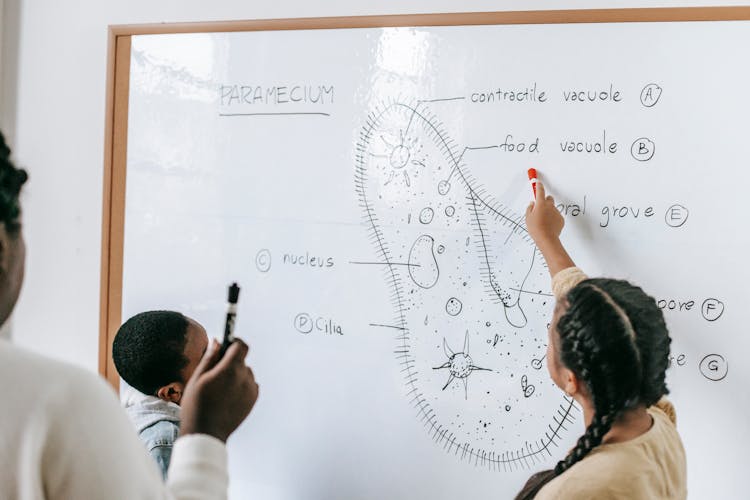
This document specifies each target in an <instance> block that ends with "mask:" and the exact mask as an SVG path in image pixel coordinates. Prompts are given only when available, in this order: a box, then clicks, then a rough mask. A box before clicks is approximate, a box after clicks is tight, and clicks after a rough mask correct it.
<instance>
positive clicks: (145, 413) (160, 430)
mask: <svg viewBox="0 0 750 500" xmlns="http://www.w3.org/2000/svg"><path fill="white" fill-rule="evenodd" d="M122 395H123V404H124V406H125V411H126V412H127V413H128V416H129V417H130V420H131V421H132V422H133V424H134V425H135V429H136V431H137V432H138V436H139V437H140V438H141V441H143V444H144V445H145V446H146V449H147V450H148V452H149V454H150V455H151V456H152V457H153V458H154V460H156V463H157V464H158V465H159V468H160V469H161V472H162V475H163V477H164V479H166V478H167V469H168V468H169V461H170V459H171V458H172V445H174V442H175V440H176V439H177V436H178V435H179V433H180V407H179V406H178V405H176V404H174V403H168V402H166V401H162V400H161V399H159V398H157V397H154V396H146V395H145V394H142V393H140V392H138V391H136V390H135V389H133V388H132V387H126V388H124V389H123V392H122Z"/></svg>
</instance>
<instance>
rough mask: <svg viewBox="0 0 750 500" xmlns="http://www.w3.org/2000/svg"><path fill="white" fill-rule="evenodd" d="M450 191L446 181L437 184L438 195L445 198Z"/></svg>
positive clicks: (448, 183) (449, 185)
mask: <svg viewBox="0 0 750 500" xmlns="http://www.w3.org/2000/svg"><path fill="white" fill-rule="evenodd" d="M450 190H451V183H450V182H448V181H440V182H438V193H440V194H442V195H443V196H445V195H446V194H448V191H450Z"/></svg>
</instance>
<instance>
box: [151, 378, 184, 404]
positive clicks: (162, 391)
mask: <svg viewBox="0 0 750 500" xmlns="http://www.w3.org/2000/svg"><path fill="white" fill-rule="evenodd" d="M184 390H185V386H184V384H182V383H180V382H172V383H171V384H168V385H165V386H163V387H160V388H159V390H158V391H156V397H158V398H159V399H161V400H163V401H167V402H168V403H176V404H180V401H181V400H182V392H183V391H184Z"/></svg>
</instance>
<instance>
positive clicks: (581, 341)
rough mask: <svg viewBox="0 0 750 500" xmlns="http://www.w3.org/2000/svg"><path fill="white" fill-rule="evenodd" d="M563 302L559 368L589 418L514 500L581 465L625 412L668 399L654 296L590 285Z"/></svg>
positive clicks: (665, 354) (665, 339) (611, 284)
mask: <svg viewBox="0 0 750 500" xmlns="http://www.w3.org/2000/svg"><path fill="white" fill-rule="evenodd" d="M565 302H566V304H567V310H566V311H565V313H564V314H563V315H562V316H561V317H560V318H559V320H558V322H557V328H556V329H557V333H558V335H559V338H560V344H559V349H558V353H559V358H560V359H559V361H561V362H562V364H563V365H565V366H566V367H567V368H568V369H570V370H571V371H573V373H575V375H576V377H577V378H578V379H579V380H581V381H582V382H583V383H584V384H585V386H586V388H587V389H588V392H589V394H590V397H591V400H592V403H593V406H594V416H593V418H592V420H591V423H590V424H589V426H588V427H587V428H586V431H585V432H584V434H583V436H581V437H580V438H579V439H578V442H577V443H576V446H575V447H574V448H573V449H572V450H570V452H569V453H568V455H567V456H566V457H565V458H564V459H563V460H561V461H560V462H558V463H557V465H556V466H555V468H554V469H552V470H547V471H542V472H539V473H537V474H534V475H533V476H531V478H529V480H528V482H527V483H526V485H525V486H524V488H523V489H522V490H521V492H520V493H519V494H518V495H517V496H516V500H527V499H532V498H534V497H535V496H536V494H537V493H538V492H539V490H541V489H542V487H543V486H544V485H545V484H547V483H548V482H550V481H551V480H552V479H554V478H555V477H557V476H559V475H560V474H562V473H563V472H565V471H566V470H568V469H569V468H571V467H572V466H573V465H575V464H576V463H578V462H579V461H581V460H583V459H584V458H585V457H586V455H588V454H589V453H590V452H591V450H593V449H594V448H596V447H597V446H599V445H600V444H601V442H602V439H603V438H604V436H605V435H606V434H607V433H608V432H609V430H610V429H611V428H612V424H613V423H614V422H615V421H616V420H617V419H618V417H620V415H622V414H623V413H624V412H625V411H627V410H630V409H632V408H635V407H638V406H641V405H642V406H646V407H648V406H651V405H653V404H654V403H656V402H657V401H659V399H660V398H661V397H662V396H664V395H665V394H667V393H668V392H669V391H668V389H667V386H666V383H665V377H666V369H667V366H668V363H669V345H670V343H671V339H670V337H669V334H668V332H667V327H666V323H665V322H664V315H663V314H662V312H661V309H659V307H658V306H657V304H656V301H655V300H654V299H653V298H652V297H650V296H648V295H647V294H646V293H645V292H644V291H643V290H642V289H641V288H639V287H637V286H634V285H631V284H630V283H628V282H627V281H621V280H611V279H589V280H585V281H583V282H581V283H579V284H578V285H577V286H575V287H574V288H573V289H571V290H570V292H568V294H567V296H566V297H565Z"/></svg>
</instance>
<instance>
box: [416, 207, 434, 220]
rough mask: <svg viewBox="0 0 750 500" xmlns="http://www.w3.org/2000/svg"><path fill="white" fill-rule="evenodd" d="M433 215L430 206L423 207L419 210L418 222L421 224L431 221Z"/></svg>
mask: <svg viewBox="0 0 750 500" xmlns="http://www.w3.org/2000/svg"><path fill="white" fill-rule="evenodd" d="M434 216H435V211H434V210H433V209H431V208H430V207H426V208H423V209H422V211H421V212H419V222H421V223H422V224H429V223H430V222H432V218H433V217H434Z"/></svg>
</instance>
